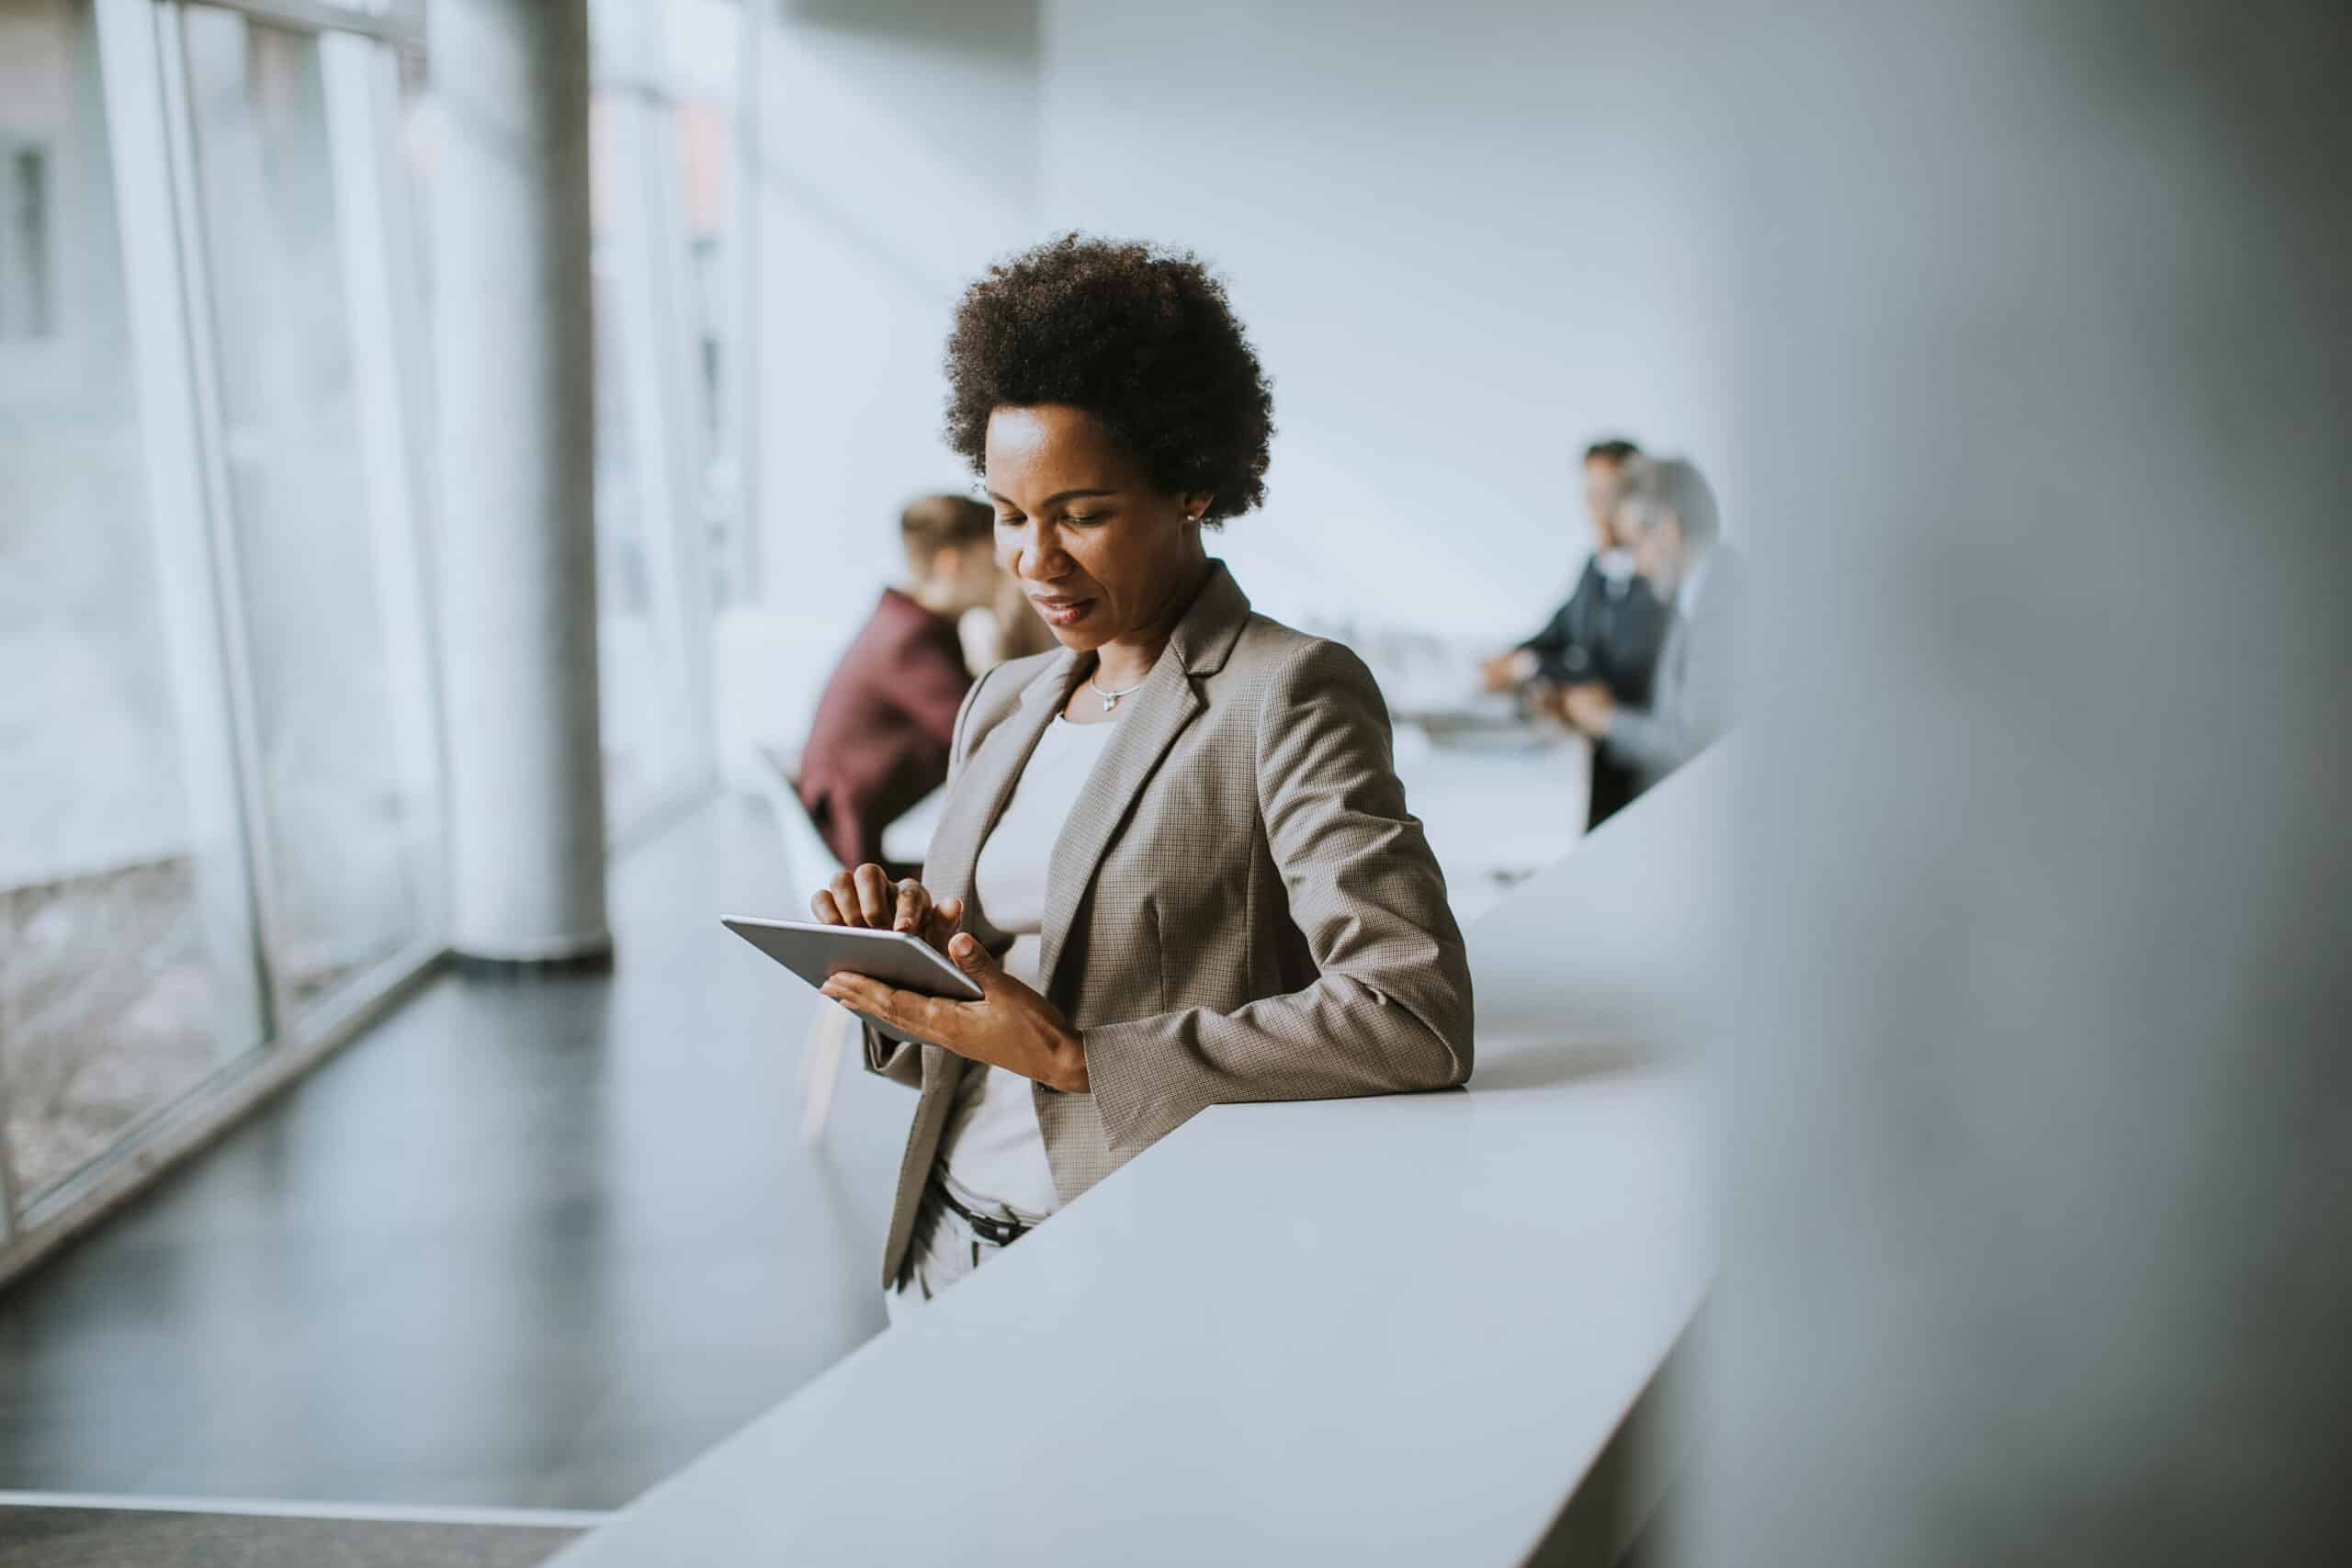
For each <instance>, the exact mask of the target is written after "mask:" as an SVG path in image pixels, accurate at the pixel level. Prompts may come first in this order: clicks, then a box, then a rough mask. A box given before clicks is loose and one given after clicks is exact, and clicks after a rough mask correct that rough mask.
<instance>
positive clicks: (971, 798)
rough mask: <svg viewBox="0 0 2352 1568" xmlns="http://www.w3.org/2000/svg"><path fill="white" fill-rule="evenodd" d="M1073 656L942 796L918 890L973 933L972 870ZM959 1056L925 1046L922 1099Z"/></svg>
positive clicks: (1028, 694) (1025, 695) (1047, 675)
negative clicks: (941, 901)
mask: <svg viewBox="0 0 2352 1568" xmlns="http://www.w3.org/2000/svg"><path fill="white" fill-rule="evenodd" d="M1073 662H1075V660H1074V658H1073V656H1072V655H1070V654H1069V653H1064V654H1063V656H1062V657H1061V658H1059V659H1057V660H1054V662H1053V663H1051V664H1049V665H1047V666H1046V668H1045V669H1044V670H1043V671H1040V672H1039V673H1038V674H1037V675H1035V676H1034V677H1032V678H1031V680H1030V682H1029V684H1028V686H1027V688H1026V689H1025V690H1023V692H1022V694H1021V702H1020V705H1019V706H1017V707H1015V708H1014V709H1013V710H1012V713H1011V714H1009V715H1007V716H1005V718H1004V719H1003V721H1002V722H1001V723H1000V724H998V725H997V727H996V728H994V729H991V730H989V733H988V734H987V736H986V737H984V738H983V739H981V741H980V744H979V746H978V748H977V749H976V750H974V751H973V752H972V754H971V755H970V756H968V757H967V758H966V759H965V760H964V769H963V773H962V776H961V777H959V778H958V779H957V780H956V790H955V791H954V793H952V794H951V795H949V796H948V797H947V809H946V811H945V812H944V814H942V816H941V817H940V819H939V826H938V827H937V828H935V829H933V830H932V835H931V848H930V851H929V852H928V853H926V854H925V855H924V857H923V867H922V880H923V886H926V887H928V888H930V889H931V895H932V897H934V898H961V899H962V900H964V908H965V916H964V921H963V924H964V928H965V929H966V930H967V931H968V930H970V929H971V925H972V917H971V913H970V911H971V908H972V871H973V867H974V866H975V865H977V864H978V862H979V858H980V846H981V845H982V844H983V843H986V842H987V841H988V836H989V830H990V829H993V828H994V827H995V826H996V819H997V818H999V817H1001V816H1002V815H1003V814H1004V804H1005V802H1006V801H1008V800H1010V799H1012V784H1013V781H1014V780H1016V779H1018V778H1019V777H1020V776H1021V770H1022V769H1023V768H1024V767H1026V766H1027V765H1028V763H1029V753H1030V752H1031V751H1033V750H1035V749H1036V746H1037V738H1038V737H1039V736H1040V735H1043V734H1044V733H1045V732H1046V725H1048V724H1050V723H1052V722H1053V717H1054V715H1055V714H1056V713H1057V711H1059V709H1060V707H1061V705H1062V703H1061V699H1062V694H1063V693H1064V692H1065V691H1067V690H1068V689H1069V688H1068V682H1069V671H1070V666H1071V664H1072V663H1073ZM963 1066H964V1058H963V1057H961V1056H958V1055H956V1053H954V1052H953V1051H950V1050H948V1049H947V1048H946V1047H945V1046H944V1045H928V1044H927V1045H925V1046H924V1047H923V1048H922V1081H923V1090H924V1093H925V1094H926V1095H929V1094H931V1093H932V1092H933V1090H934V1088H935V1087H945V1086H948V1085H951V1084H952V1083H953V1081H954V1080H955V1079H956V1078H959V1077H962V1076H963Z"/></svg>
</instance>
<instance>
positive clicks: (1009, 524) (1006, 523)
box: [996, 517, 1021, 528]
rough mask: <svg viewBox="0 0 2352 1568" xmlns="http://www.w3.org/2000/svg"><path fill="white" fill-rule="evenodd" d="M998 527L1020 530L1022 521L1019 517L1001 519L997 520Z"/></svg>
mask: <svg viewBox="0 0 2352 1568" xmlns="http://www.w3.org/2000/svg"><path fill="white" fill-rule="evenodd" d="M996 525H997V526H998V527H1000V528H1018V527H1020V526H1021V519H1020V518H1018V517H1000V518H998V519H997V520H996Z"/></svg>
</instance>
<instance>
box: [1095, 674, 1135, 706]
mask: <svg viewBox="0 0 2352 1568" xmlns="http://www.w3.org/2000/svg"><path fill="white" fill-rule="evenodd" d="M1143 688H1144V682H1142V681H1137V682H1136V683H1135V684H1134V685H1132V686H1129V687H1128V688H1127V689H1126V690H1125V691H1124V692H1106V691H1104V690H1103V688H1102V687H1100V686H1098V685H1096V684H1095V683H1094V677H1093V676H1092V675H1091V674H1090V675H1089V676H1087V678H1086V689H1087V690H1088V691H1090V692H1091V693H1093V694H1095V695H1096V696H1098V697H1101V698H1102V699H1103V712H1104V713H1109V712H1110V711H1111V710H1112V709H1113V708H1115V707H1117V706H1118V705H1119V699H1120V698H1121V697H1132V696H1134V695H1135V694H1136V693H1137V692H1140V691H1142V690H1143Z"/></svg>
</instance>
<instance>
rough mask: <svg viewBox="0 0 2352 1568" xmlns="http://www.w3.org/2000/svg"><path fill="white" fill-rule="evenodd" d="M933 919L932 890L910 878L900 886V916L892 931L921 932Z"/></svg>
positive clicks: (892, 923)
mask: <svg viewBox="0 0 2352 1568" xmlns="http://www.w3.org/2000/svg"><path fill="white" fill-rule="evenodd" d="M929 919H931V889H930V888H928V887H925V886H923V885H922V883H920V882H917V881H916V880H915V879H914V878H913V877H911V876H910V877H908V878H907V879H906V880H905V881H903V882H901V883H899V915H898V919H895V920H893V921H892V922H891V927H890V929H891V930H893V931H922V929H923V926H924V924H925V922H927V921H928V920H929Z"/></svg>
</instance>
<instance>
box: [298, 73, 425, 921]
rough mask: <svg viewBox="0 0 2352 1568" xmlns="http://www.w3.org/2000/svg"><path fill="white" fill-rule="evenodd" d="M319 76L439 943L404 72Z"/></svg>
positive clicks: (389, 613) (420, 886)
mask: <svg viewBox="0 0 2352 1568" xmlns="http://www.w3.org/2000/svg"><path fill="white" fill-rule="evenodd" d="M319 65H320V71H321V73H322V77H323V85H324V87H325V91H326V119H327V141H328V155H329V159H330V164H331V166H332V168H333V170H334V212H335V226H336V230H337V236H336V237H337V239H338V241H339V242H340V245H339V250H340V254H341V255H342V259H343V284H344V300H345V310H346V311H347V312H348V317H349V321H348V325H349V329H350V333H351V344H352V363H353V370H354V382H355V391H356V401H357V405H358V410H357V412H358V415H359V428H360V440H361V445H362V451H361V464H362V475H363V480H364V482H363V489H364V490H365V491H366V496H365V504H366V507H367V511H368V523H369V536H370V542H371V546H372V552H373V564H374V567H375V578H376V595H377V604H378V611H379V617H380V620H381V623H382V627H383V637H384V647H383V649H382V652H383V655H384V658H385V660H386V669H387V672H388V674H389V676H390V689H391V694H392V713H391V720H392V728H393V744H394V746H395V747H396V749H397V751H398V757H397V761H396V764H395V765H396V767H397V770H398V778H399V783H400V791H401V804H402V808H403V812H404V814H406V818H407V820H406V821H405V822H404V824H403V826H404V828H405V829H406V830H405V832H404V834H403V842H402V849H403V851H404V855H403V859H404V864H405V869H406V870H407V872H408V874H409V875H410V876H411V877H412V878H413V886H415V887H416V889H417V892H418V895H419V902H420V905H421V908H419V909H418V911H417V913H418V915H419V917H420V919H422V920H424V922H425V923H426V924H427V925H428V926H429V927H430V928H431V929H432V931H434V932H435V934H437V933H438V931H439V930H440V907H441V890H440V886H439V885H440V882H441V865H440V847H441V830H440V824H439V808H440V784H439V769H438V765H437V763H438V751H439V748H438V745H437V742H436V733H437V732H436V726H435V713H434V693H433V689H432V684H431V682H432V674H431V671H432V663H433V661H432V659H431V656H430V651H429V643H428V635H429V634H428V621H427V615H426V611H425V603H426V591H425V581H424V557H423V552H422V550H421V548H420V544H421V540H420V532H421V530H420V527H419V519H420V517H421V515H422V513H421V512H420V510H419V501H420V495H421V492H422V490H423V485H422V484H421V482H420V480H421V478H422V470H421V469H420V468H419V467H418V465H417V463H416V461H415V457H416V446H415V443H414V438H413V437H414V433H413V431H412V430H411V428H410V424H411V421H410V418H409V413H410V410H411V407H412V402H411V400H410V399H409V398H408V397H407V396H405V394H404V390H403V389H404V388H405V387H406V386H407V385H408V383H409V381H410V379H411V378H413V377H417V376H421V375H423V374H424V372H425V367H424V365H423V364H422V363H420V355H419V354H418V353H417V352H416V350H417V348H418V347H419V346H420V344H421V342H422V339H421V336H420V334H419V333H418V332H417V331H416V329H417V328H418V326H420V325H421V323H419V322H417V321H413V320H412V321H406V322H403V321H402V319H401V318H402V315H403V311H402V309H401V306H402V299H401V288H400V285H399V280H398V277H397V276H396V274H397V271H398V269H399V268H400V266H401V261H402V260H403V259H404V258H408V257H412V256H413V250H412V249H411V248H410V247H409V245H408V243H407V241H408V235H407V234H406V233H405V232H404V231H402V230H401V227H400V226H399V225H398V222H397V219H398V217H399V214H398V213H396V211H395V209H394V205H393V203H394V193H393V190H392V187H393V186H395V185H396V184H397V182H398V181H399V179H400V177H401V175H400V168H399V162H400V160H399V152H398V145H397V141H398V139H397V136H396V134H395V132H394V130H393V117H394V115H395V113H396V105H397V99H398V96H399V82H398V80H397V72H398V69H399V66H398V62H397V61H395V60H394V58H393V56H392V54H391V52H390V50H389V49H387V48H386V47H385V46H383V45H381V44H379V43H377V42H376V41H375V40H373V39H364V38H360V37H357V36H356V35H352V34H347V33H346V34H332V35H329V36H328V37H326V38H323V39H320V40H319ZM411 302H412V303H413V301H411ZM404 329H405V330H404Z"/></svg>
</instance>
